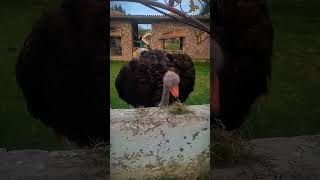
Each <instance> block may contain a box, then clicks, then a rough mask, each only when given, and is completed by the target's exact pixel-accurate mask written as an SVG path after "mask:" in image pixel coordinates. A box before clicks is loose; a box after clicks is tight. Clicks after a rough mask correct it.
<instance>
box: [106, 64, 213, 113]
mask: <svg viewBox="0 0 320 180" xmlns="http://www.w3.org/2000/svg"><path fill="white" fill-rule="evenodd" d="M194 62H195V63H194V64H195V69H196V82H195V87H194V91H193V92H192V93H191V94H190V95H189V98H188V99H187V101H186V102H185V103H186V104H188V105H194V104H209V103H210V102H209V100H210V91H209V90H210V63H208V62H196V60H195V61H194ZM126 63H127V62H125V61H111V62H110V106H111V108H114V109H116V108H119V109H123V108H129V106H128V104H127V103H126V102H124V101H123V100H122V99H120V98H119V96H118V92H117V90H116V87H115V79H116V77H117V75H118V73H119V71H120V69H121V67H122V66H123V65H124V64H126Z"/></svg>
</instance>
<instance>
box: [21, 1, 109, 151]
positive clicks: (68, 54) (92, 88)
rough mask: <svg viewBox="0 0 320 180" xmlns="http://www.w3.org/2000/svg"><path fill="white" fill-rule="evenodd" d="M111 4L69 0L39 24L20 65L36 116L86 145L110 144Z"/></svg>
mask: <svg viewBox="0 0 320 180" xmlns="http://www.w3.org/2000/svg"><path fill="white" fill-rule="evenodd" d="M106 27H107V23H106V1H96V0H65V1H63V2H62V5H61V6H60V7H59V8H57V9H51V10H48V11H46V12H44V14H43V15H42V16H41V18H40V19H39V20H38V21H37V22H36V23H35V24H34V26H33V29H32V32H31V33H30V34H29V36H28V37H27V39H26V41H25V43H24V45H23V47H22V49H21V52H20V54H19V57H18V61H17V64H16V79H17V82H18V85H19V86H20V87H21V89H22V92H23V95H24V97H25V99H26V103H27V108H28V110H29V112H30V113H31V115H32V116H33V117H34V118H36V119H40V120H41V121H42V122H44V123H45V124H46V125H47V126H49V127H51V128H53V129H54V130H55V131H56V132H57V133H58V134H60V135H64V136H67V137H68V138H69V139H70V140H72V141H75V142H76V143H77V144H79V145H80V146H84V145H90V143H91V142H92V140H101V141H109V133H108V132H109V128H108V125H109V122H108V120H107V117H108V111H109V110H108V103H107V95H108V93H107V75H108V73H107V61H106V55H105V44H106V39H105V34H106V32H105V30H106Z"/></svg>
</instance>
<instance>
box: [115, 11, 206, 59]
mask: <svg viewBox="0 0 320 180" xmlns="http://www.w3.org/2000/svg"><path fill="white" fill-rule="evenodd" d="M194 17H195V18H197V19H198V20H200V21H202V22H204V23H206V24H209V21H210V17H209V16H207V15H205V16H194ZM138 24H151V26H152V31H151V41H150V47H151V48H157V49H163V50H165V51H168V52H183V53H187V54H188V55H190V56H191V57H192V58H193V59H209V58H210V48H209V47H210V38H209V34H208V33H206V32H204V31H201V30H199V29H197V28H194V27H191V26H188V25H185V24H183V23H180V22H177V21H175V20H173V19H172V18H170V17H167V16H163V15H124V14H122V13H120V12H118V11H111V12H110V55H111V59H112V60H131V59H132V54H133V50H134V40H136V39H138Z"/></svg>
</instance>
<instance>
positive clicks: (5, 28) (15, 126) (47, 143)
mask: <svg viewBox="0 0 320 180" xmlns="http://www.w3.org/2000/svg"><path fill="white" fill-rule="evenodd" d="M47 2H49V1H47V0H30V1H22V0H20V1H19V0H18V1H4V2H1V6H0V148H1V147H3V148H7V149H59V148H61V147H62V146H61V143H60V141H59V139H58V138H57V137H56V136H55V134H54V133H53V131H52V130H51V129H49V128H46V127H45V126H44V125H43V124H42V123H40V121H38V120H35V119H33V118H32V117H31V116H30V115H29V113H28V112H27V109H26V105H25V102H24V98H23V96H22V93H21V91H20V89H19V88H18V86H17V84H16V81H15V72H14V66H15V63H16V59H17V55H18V52H19V49H20V48H21V46H22V44H23V42H24V39H25V38H26V35H27V34H28V33H29V32H30V31H31V27H32V24H33V22H34V21H35V20H36V19H38V18H39V16H40V15H41V13H42V9H43V8H44V7H45V6H46V5H47V4H48V3H47ZM50 3H56V1H50ZM44 60H45V59H44Z"/></svg>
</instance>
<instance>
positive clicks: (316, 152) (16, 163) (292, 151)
mask: <svg viewBox="0 0 320 180" xmlns="http://www.w3.org/2000/svg"><path fill="white" fill-rule="evenodd" d="M250 143H251V144H252V145H253V151H252V153H253V154H255V155H256V156H257V157H259V158H257V159H256V161H254V162H251V163H245V164H242V163H241V162H240V163H239V164H238V165H236V166H233V167H228V168H215V169H214V171H212V178H211V179H215V180H227V179H228V180H231V179H232V180H233V179H236V180H250V179H255V180H256V179H259V180H262V179H263V180H280V179H281V180H293V179H299V180H304V179H305V180H319V179H320V135H318V136H300V137H293V138H269V139H257V140H252V141H250ZM99 163H101V162H99V158H96V157H95V158H93V157H92V155H90V153H88V151H85V150H73V151H53V152H47V151H41V150H21V151H9V152H7V151H6V150H5V149H0V180H21V179H23V180H25V179H26V180H40V179H41V180H42V179H48V180H91V179H92V180H102V179H107V178H103V177H102V176H103V175H105V173H106V172H105V171H103V169H101V167H105V166H100V167H99Z"/></svg>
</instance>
